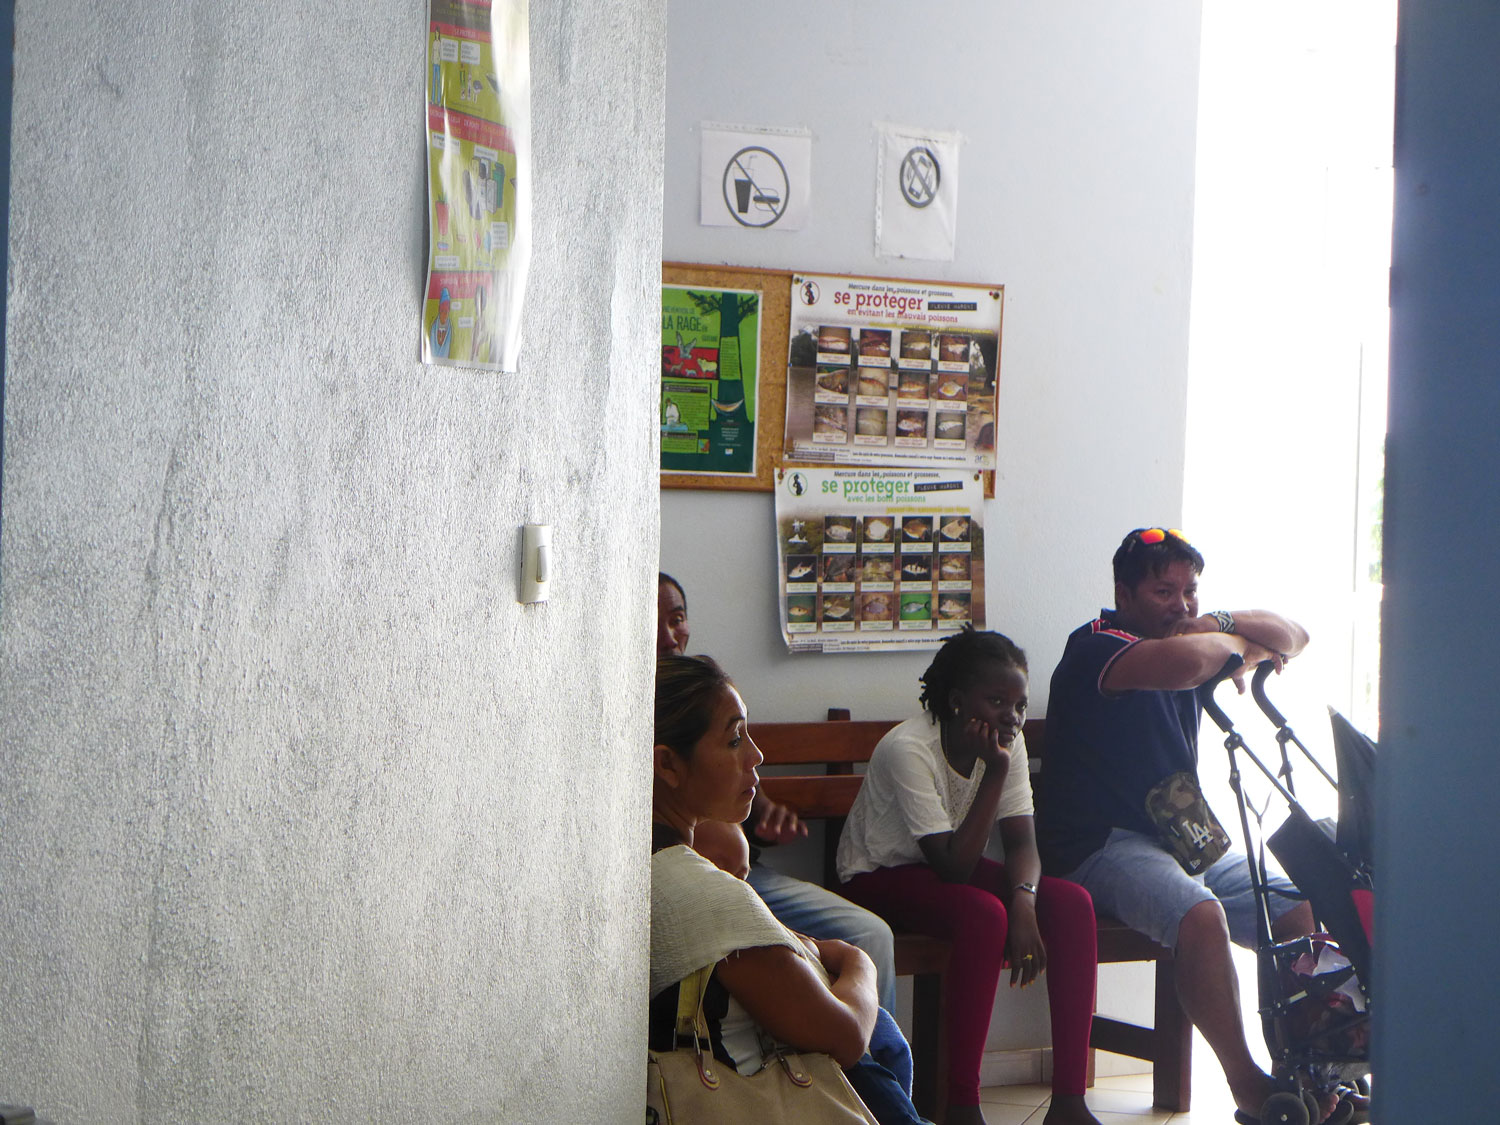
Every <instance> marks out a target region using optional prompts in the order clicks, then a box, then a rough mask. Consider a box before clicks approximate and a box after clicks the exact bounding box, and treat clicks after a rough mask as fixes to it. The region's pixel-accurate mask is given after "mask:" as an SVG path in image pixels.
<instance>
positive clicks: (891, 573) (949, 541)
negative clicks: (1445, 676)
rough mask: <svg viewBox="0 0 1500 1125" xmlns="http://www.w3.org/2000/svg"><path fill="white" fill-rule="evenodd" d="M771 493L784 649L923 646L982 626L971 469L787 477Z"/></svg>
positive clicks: (812, 472)
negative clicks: (964, 629) (774, 509)
mask: <svg viewBox="0 0 1500 1125" xmlns="http://www.w3.org/2000/svg"><path fill="white" fill-rule="evenodd" d="M777 475H778V480H777V484H776V543H777V556H778V559H777V575H778V581H779V583H780V596H779V598H778V601H779V602H780V606H781V609H780V616H781V632H782V636H783V637H784V638H785V640H786V646H787V650H788V651H790V652H893V651H899V650H905V649H920V648H931V647H934V646H936V645H938V644H940V643H941V642H942V641H943V640H944V639H946V638H947V637H949V636H951V635H952V634H953V633H955V632H957V631H958V630H959V629H961V628H963V626H964V625H966V624H972V625H973V626H974V627H975V628H976V629H983V628H984V627H985V613H984V527H983V513H984V501H983V490H982V488H981V486H980V483H979V481H978V480H976V479H975V474H974V473H973V472H971V471H964V472H957V473H955V472H951V471H944V470H919V469H911V470H899V469H853V468H851V469H787V470H784V471H783V472H781V473H778V474H777Z"/></svg>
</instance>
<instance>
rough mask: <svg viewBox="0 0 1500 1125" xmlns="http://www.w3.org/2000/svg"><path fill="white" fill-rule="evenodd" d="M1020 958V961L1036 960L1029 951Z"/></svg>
mask: <svg viewBox="0 0 1500 1125" xmlns="http://www.w3.org/2000/svg"><path fill="white" fill-rule="evenodd" d="M1021 960H1022V961H1035V960H1036V958H1035V957H1033V956H1032V955H1031V954H1029V953H1028V954H1026V956H1025V957H1022V958H1021Z"/></svg>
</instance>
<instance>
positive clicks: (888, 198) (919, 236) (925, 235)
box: [875, 125, 962, 262]
mask: <svg viewBox="0 0 1500 1125" xmlns="http://www.w3.org/2000/svg"><path fill="white" fill-rule="evenodd" d="M879 129H880V146H879V158H878V167H877V170H876V186H875V252H876V253H877V254H879V255H880V256H882V257H886V258H926V259H929V260H932V261H941V262H951V261H952V260H953V253H954V248H955V246H956V242H957V233H958V149H959V144H960V141H961V139H962V138H960V136H959V135H958V134H957V133H935V132H929V131H923V130H919V129H909V128H906V127H904V126H900V125H880V126H879Z"/></svg>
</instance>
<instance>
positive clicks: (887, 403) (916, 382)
mask: <svg viewBox="0 0 1500 1125" xmlns="http://www.w3.org/2000/svg"><path fill="white" fill-rule="evenodd" d="M1004 299H1005V291H1004V288H1003V287H1002V286H998V285H996V286H972V285H950V284H946V283H938V282H919V281H897V280H891V279H878V278H853V277H828V276H814V275H800V274H799V275H793V277H792V295H791V323H790V325H789V329H788V342H787V377H786V435H785V441H784V448H783V452H784V454H785V456H786V457H787V458H788V459H789V460H795V461H812V462H819V463H825V464H833V465H890V466H900V467H903V468H905V467H931V468H951V469H956V468H965V469H993V468H994V467H995V414H996V408H997V403H998V398H999V387H1000V370H999V365H1000V329H1001V319H1002V310H1003V306H1004Z"/></svg>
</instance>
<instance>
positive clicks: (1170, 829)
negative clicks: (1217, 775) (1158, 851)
mask: <svg viewBox="0 0 1500 1125" xmlns="http://www.w3.org/2000/svg"><path fill="white" fill-rule="evenodd" d="M1146 815H1147V816H1149V817H1150V818H1151V823H1153V824H1155V825H1156V834H1157V836H1158V837H1159V838H1160V839H1161V842H1162V843H1163V844H1164V845H1166V848H1167V851H1169V852H1171V853H1172V856H1173V858H1175V859H1176V860H1177V862H1178V863H1180V864H1181V865H1182V869H1183V870H1184V871H1186V872H1187V873H1188V874H1189V875H1201V874H1203V872H1205V871H1207V870H1208V869H1209V868H1210V867H1212V866H1213V865H1214V864H1215V863H1217V862H1218V860H1219V857H1220V856H1222V855H1223V854H1224V853H1225V852H1226V851H1228V850H1229V835H1228V833H1226V832H1225V831H1224V826H1223V825H1222V824H1220V823H1219V819H1218V817H1216V816H1214V812H1213V810H1212V809H1211V808H1209V807H1208V802H1207V801H1205V800H1204V799H1203V791H1202V790H1201V789H1199V788H1198V779H1197V778H1196V777H1195V776H1194V775H1193V774H1191V773H1189V772H1188V771H1187V770H1182V771H1180V772H1178V773H1174V774H1172V775H1171V776H1170V777H1168V778H1165V779H1164V780H1163V781H1161V782H1160V783H1159V784H1158V785H1157V786H1156V788H1154V789H1152V790H1151V792H1149V793H1147V794H1146Z"/></svg>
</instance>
